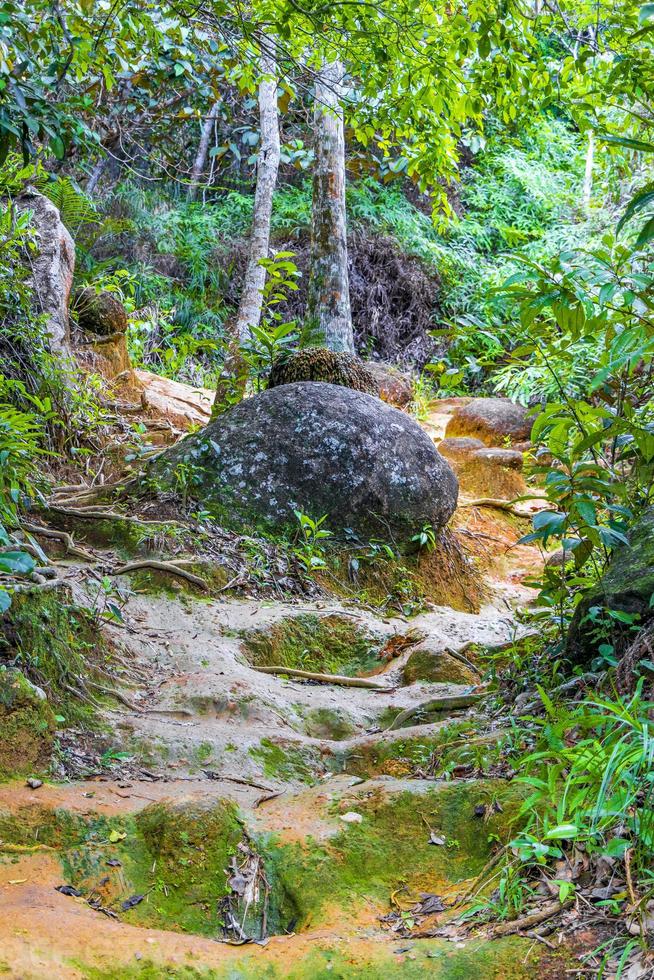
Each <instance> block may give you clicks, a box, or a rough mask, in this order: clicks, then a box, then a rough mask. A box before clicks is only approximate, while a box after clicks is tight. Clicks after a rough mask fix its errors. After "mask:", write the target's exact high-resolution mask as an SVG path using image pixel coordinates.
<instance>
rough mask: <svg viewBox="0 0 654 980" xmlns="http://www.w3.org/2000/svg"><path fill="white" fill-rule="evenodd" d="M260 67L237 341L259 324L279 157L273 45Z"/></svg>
mask: <svg viewBox="0 0 654 980" xmlns="http://www.w3.org/2000/svg"><path fill="white" fill-rule="evenodd" d="M271 45H273V42H271ZM260 69H261V75H262V78H261V81H260V83H259V121H260V129H261V137H260V143H259V156H258V160H257V186H256V191H255V194H254V213H253V215H252V230H251V232H250V245H249V250H248V264H247V268H246V270H245V280H244V283H243V291H242V293H241V300H240V303H239V306H238V313H237V315H236V323H235V327H234V334H235V337H236V339H237V340H238V341H239V342H242V341H244V340H247V339H248V337H249V336H250V333H251V331H252V327H258V326H259V321H260V320H261V309H262V306H263V289H264V286H265V284H266V270H265V269H264V268H263V266H262V265H261V259H267V258H268V245H269V242H270V219H271V217H272V203H273V192H274V190H275V184H276V183H277V171H278V170H279V156H280V147H279V114H278V110H277V76H276V72H277V64H276V61H275V48H274V45H273V46H272V48H271V50H270V51H269V52H267V51H262V52H261V61H260Z"/></svg>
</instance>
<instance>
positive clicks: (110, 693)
mask: <svg viewBox="0 0 654 980" xmlns="http://www.w3.org/2000/svg"><path fill="white" fill-rule="evenodd" d="M88 683H89V685H90V686H91V687H92V688H93V690H94V691H98V693H99V694H104V695H105V696H106V697H108V698H115V700H116V701H120V703H121V704H124V705H125V707H126V708H129V710H130V711H138V712H140V711H141V708H139V706H138V705H136V704H134V702H133V701H130V699H129V698H127V697H125V695H124V694H121V692H120V691H116V690H114V688H113V687H105V686H104V685H103V684H98V683H97V682H96V681H89V682H88Z"/></svg>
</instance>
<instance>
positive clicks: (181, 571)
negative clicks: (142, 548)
mask: <svg viewBox="0 0 654 980" xmlns="http://www.w3.org/2000/svg"><path fill="white" fill-rule="evenodd" d="M141 568H151V569H153V570H154V571H155V572H166V573H167V574H168V575H176V576H177V577H178V578H183V579H186V581H187V582H192V583H193V585H197V586H198V588H200V589H204V591H205V592H208V591H209V586H208V585H207V583H206V582H205V581H204V579H203V578H200V576H199V575H194V574H193V572H187V571H186V569H185V568H180V567H179V565H176V564H175V562H174V561H156V560H155V559H154V558H143V559H142V560H140V561H131V562H128V564H127V565H121V567H120V568H117V569H116V570H115V571H114V573H113V574H114V575H127V573H128V572H138V571H139V570H140V569H141Z"/></svg>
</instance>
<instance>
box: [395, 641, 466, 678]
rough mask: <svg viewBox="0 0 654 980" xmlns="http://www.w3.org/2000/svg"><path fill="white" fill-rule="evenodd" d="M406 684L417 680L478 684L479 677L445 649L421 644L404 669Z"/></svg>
mask: <svg viewBox="0 0 654 980" xmlns="http://www.w3.org/2000/svg"><path fill="white" fill-rule="evenodd" d="M402 679H403V681H404V683H405V684H415V682H416V681H429V682H432V683H449V684H477V683H478V681H479V678H478V677H477V676H476V675H475V674H474V673H473V671H471V670H470V668H469V667H466V665H465V664H462V663H461V661H460V660H455V658H454V657H450V656H449V654H448V653H446V652H445V651H444V650H434V649H432V648H431V647H430V646H429V645H428V644H421V646H419V647H416V648H415V649H414V650H412V651H411V653H410V655H409V658H408V660H407V662H406V663H405V665H404V669H403V671H402Z"/></svg>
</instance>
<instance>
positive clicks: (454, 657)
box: [445, 647, 481, 678]
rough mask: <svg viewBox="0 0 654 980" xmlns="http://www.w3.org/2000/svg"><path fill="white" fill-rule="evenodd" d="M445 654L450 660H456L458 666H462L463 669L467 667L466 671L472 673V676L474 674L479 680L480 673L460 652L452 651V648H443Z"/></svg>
mask: <svg viewBox="0 0 654 980" xmlns="http://www.w3.org/2000/svg"><path fill="white" fill-rule="evenodd" d="M445 653H446V654H447V655H448V657H451V658H452V660H458V661H459V663H460V664H463V665H464V667H467V668H468V670H471V671H472V672H473V674H476V675H477V677H479V678H481V671H480V670H479V667H475V665H474V664H473V662H472V660H468V658H467V657H466V656H464V654H463V653H461V651H460V650H453V649H452V647H445Z"/></svg>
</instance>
